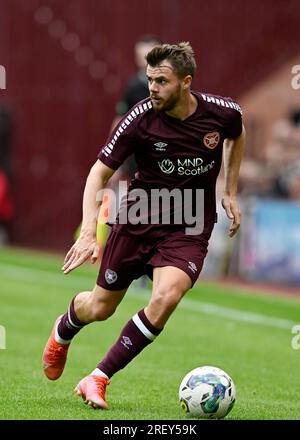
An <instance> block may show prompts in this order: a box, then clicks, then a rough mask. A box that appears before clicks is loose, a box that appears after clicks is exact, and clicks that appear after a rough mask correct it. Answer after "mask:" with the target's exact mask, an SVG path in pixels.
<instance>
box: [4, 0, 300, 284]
mask: <svg viewBox="0 0 300 440" xmlns="http://www.w3.org/2000/svg"><path fill="white" fill-rule="evenodd" d="M0 11H1V13H0V65H2V66H3V67H4V68H5V72H6V89H5V90H4V89H2V90H0V109H1V111H0V129H1V131H0V133H1V138H0V142H1V144H0V148H1V166H2V167H3V168H4V169H5V171H7V174H8V175H9V182H11V187H12V194H13V201H14V205H15V215H14V217H13V219H12V220H11V221H9V223H10V225H9V242H10V243H11V244H12V245H15V246H23V247H24V246H25V247H30V248H36V249H44V250H53V251H65V250H66V249H67V247H68V246H69V245H70V244H71V242H72V240H73V232H74V230H75V229H76V227H77V226H78V224H79V222H80V217H81V199H82V192H83V187H84V182H85V178H86V175H87V172H88V170H89V167H90V166H91V164H92V163H93V161H94V160H95V158H96V155H97V152H98V150H99V149H100V147H101V146H102V144H103V143H104V142H105V140H106V138H107V135H108V132H109V129H110V126H111V122H112V120H113V118H114V115H115V108H116V103H117V101H118V100H119V99H120V96H121V93H122V89H123V88H124V85H125V83H126V81H127V79H128V77H129V76H130V75H131V74H133V72H134V69H135V66H134V58H133V47H134V44H135V41H136V40H137V39H138V38H139V37H140V36H141V35H143V34H148V33H151V34H156V35H158V36H159V37H160V38H161V39H162V40H163V41H167V42H178V41H182V40H188V41H190V42H191V44H192V45H193V47H194V49H195V51H196V55H197V62H198V74H197V77H196V79H195V82H194V88H195V89H199V90H202V91H208V92H211V93H215V94H220V95H223V96H231V97H233V98H234V99H236V100H237V101H238V102H239V103H240V104H241V106H242V107H243V110H244V120H245V125H246V128H247V133H248V139H247V148H246V152H245V160H244V163H243V166H242V171H241V180H240V196H241V199H242V201H243V204H244V218H243V221H244V224H243V228H242V230H241V233H240V235H239V240H236V241H235V243H234V248H233V249H232V243H229V242H228V241H227V240H226V239H225V237H224V234H223V225H222V217H221V221H220V224H219V225H218V228H217V229H216V232H215V235H216V237H217V239H214V237H213V239H212V242H211V246H210V247H211V249H210V253H211V255H210V257H209V258H208V260H207V263H206V267H205V271H204V273H206V274H207V275H208V276H222V275H224V274H225V275H226V274H227V275H230V276H235V277H236V276H239V277H242V278H245V279H252V280H261V281H262V280H263V279H265V280H267V281H271V282H282V283H285V284H286V283H289V284H293V285H295V284H296V285H299V283H300V275H299V274H300V270H299V269H300V258H299V257H300V255H299V252H300V250H299V249H300V246H299V245H300V229H299V228H300V226H299V220H300V210H299V199H300V183H299V182H300V177H299V176H300V165H299V164H300V162H299V161H300V154H299V152H300V116H299V115H300V100H299V97H300V91H299V90H295V89H293V88H292V85H291V81H292V77H293V75H292V73H291V69H292V67H293V66H294V65H297V64H298V63H300V60H299V37H300V35H299V33H300V31H299V20H300V4H299V1H297V0H288V1H286V2H282V1H280V0H275V1H274V0H263V1H260V0H253V1H251V2H247V3H241V1H240V0H231V1H230V2H227V1H224V0H213V1H212V2H209V3H207V2H203V1H200V2H199V1H198V0H188V1H183V0H164V1H160V0H151V1H148V0H143V1H139V0H87V1H84V0H72V1H64V2H62V1H60V0H0ZM4 163H5V165H4ZM270 199H271V201H269V200H270ZM278 201H280V203H278ZM269 203H270V205H269ZM245 212H246V213H245ZM8 218H9V219H10V217H8ZM2 223H5V222H4V221H3V222H2ZM7 223H8V222H6V225H7ZM6 225H5V224H4V225H3V226H6ZM2 229H3V228H2ZM274 237H275V238H276V239H274ZM214 240H215V241H214ZM2 241H5V236H4V237H3V239H2Z"/></svg>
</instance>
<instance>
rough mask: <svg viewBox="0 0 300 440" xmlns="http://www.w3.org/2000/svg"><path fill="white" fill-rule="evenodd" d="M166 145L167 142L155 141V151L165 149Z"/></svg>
mask: <svg viewBox="0 0 300 440" xmlns="http://www.w3.org/2000/svg"><path fill="white" fill-rule="evenodd" d="M167 145H168V144H165V143H164V142H157V143H156V144H154V146H155V150H156V151H166V146H167Z"/></svg>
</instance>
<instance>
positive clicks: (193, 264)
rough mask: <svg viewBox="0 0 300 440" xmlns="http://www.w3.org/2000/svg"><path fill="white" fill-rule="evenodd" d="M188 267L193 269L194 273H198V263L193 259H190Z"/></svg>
mask: <svg viewBox="0 0 300 440" xmlns="http://www.w3.org/2000/svg"><path fill="white" fill-rule="evenodd" d="M188 268H189V269H191V271H192V272H193V273H196V272H197V270H198V269H197V266H196V264H195V263H193V262H192V261H189V265H188Z"/></svg>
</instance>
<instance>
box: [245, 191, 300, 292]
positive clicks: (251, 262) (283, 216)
mask: <svg viewBox="0 0 300 440" xmlns="http://www.w3.org/2000/svg"><path fill="white" fill-rule="evenodd" d="M238 264H239V275H240V276H242V277H244V278H247V279H252V280H257V281H266V282H272V283H284V284H290V285H300V202H291V201H278V200H276V201H275V200H257V199H254V200H251V201H249V202H248V203H246V204H245V205H244V207H243V219H242V227H241V230H240V246H239V263H238Z"/></svg>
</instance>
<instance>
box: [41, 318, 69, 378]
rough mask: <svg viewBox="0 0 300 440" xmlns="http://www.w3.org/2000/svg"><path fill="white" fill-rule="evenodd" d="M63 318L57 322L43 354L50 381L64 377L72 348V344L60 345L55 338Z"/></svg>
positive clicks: (46, 373) (45, 370)
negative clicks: (57, 327) (69, 351)
mask: <svg viewBox="0 0 300 440" xmlns="http://www.w3.org/2000/svg"><path fill="white" fill-rule="evenodd" d="M61 317H62V315H61V316H59V317H58V318H57V320H56V321H55V324H54V326H53V329H52V332H51V335H50V338H49V339H48V342H47V344H46V347H45V349H44V353H43V367H44V373H45V375H46V376H47V377H48V379H50V380H56V379H58V378H59V377H60V376H61V375H62V373H63V371H64V367H65V363H66V360H67V354H68V349H69V347H70V344H59V343H58V342H56V340H55V337H54V336H55V329H56V326H57V324H58V322H59V321H60V319H61Z"/></svg>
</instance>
